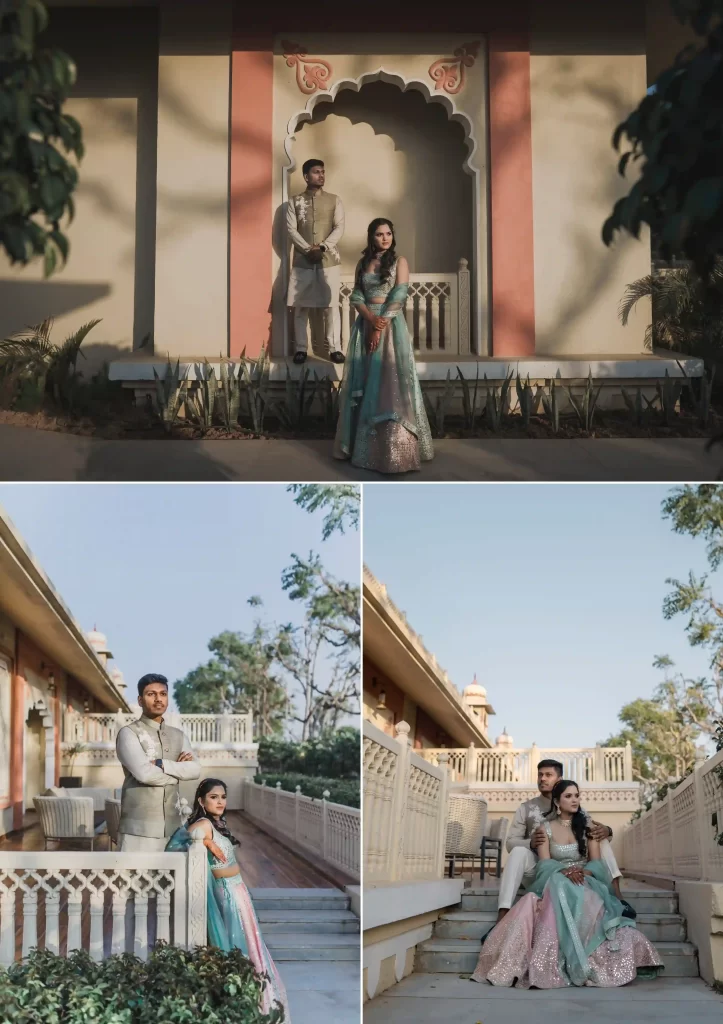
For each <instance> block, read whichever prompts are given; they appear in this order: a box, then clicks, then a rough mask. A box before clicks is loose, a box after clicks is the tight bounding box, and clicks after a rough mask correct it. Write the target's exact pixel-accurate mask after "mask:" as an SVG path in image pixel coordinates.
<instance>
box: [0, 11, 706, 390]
mask: <svg viewBox="0 0 723 1024" xmlns="http://www.w3.org/2000/svg"><path fill="white" fill-rule="evenodd" d="M668 7H669V5H668V4H667V0H625V2H623V0H610V3H608V4H606V5H604V6H602V7H601V6H599V5H598V6H596V5H584V4H583V5H581V4H579V3H575V2H574V0H551V2H549V3H545V4H539V3H533V2H530V0H511V2H510V3H508V4H504V5H500V4H494V3H492V2H489V0H482V2H480V3H477V4H474V5H467V6H462V7H460V8H455V9H454V10H450V9H448V8H446V7H445V6H444V5H428V6H426V5H423V6H422V7H420V5H419V4H411V3H409V2H407V0H402V2H400V3H398V4H396V5H395V6H394V7H392V8H390V9H389V10H386V11H385V12H384V19H383V20H384V27H383V30H381V31H378V32H376V33H375V32H371V33H370V32H366V31H363V29H364V28H365V27H366V26H364V25H363V24H360V12H359V10H358V9H357V8H356V7H354V6H351V7H349V6H346V7H345V6H343V5H339V4H337V3H331V2H326V0H324V2H322V3H320V4H317V5H315V7H314V8H313V10H310V9H308V8H307V7H304V6H303V5H299V4H298V3H291V2H290V0H277V2H276V3H274V4H272V5H267V6H266V7H263V6H261V7H259V6H257V7H255V8H253V9H251V8H249V7H248V5H247V4H242V3H241V2H240V0H203V3H201V2H200V0H125V2H124V0H108V2H107V3H106V2H98V0H94V2H88V0H75V2H74V3H68V2H66V3H62V2H59V3H52V4H51V27H50V29H49V30H48V33H47V34H46V37H45V39H44V41H47V42H48V43H56V44H57V45H59V46H61V47H62V48H63V49H64V50H66V51H67V52H68V53H70V54H71V55H72V56H73V57H74V59H75V60H76V62H77V66H78V82H77V86H76V88H75V91H74V94H73V98H72V100H71V102H70V104H69V110H70V112H71V113H73V114H74V115H75V116H77V117H78V119H79V120H80V122H81V124H82V125H83V128H84V133H85V140H86V151H87V152H86V156H85V158H84V160H83V163H82V167H81V185H80V188H79V191H78V196H77V215H76V219H75V222H74V223H73V225H72V226H71V228H70V231H69V235H70V239H71V246H72V248H71V259H70V263H69V265H68V267H67V269H65V270H64V271H63V272H62V273H60V274H58V275H57V277H55V278H53V279H52V280H50V281H48V282H45V281H43V280H42V279H41V271H40V269H39V268H33V269H27V270H23V271H14V270H11V269H10V268H8V267H6V266H5V265H3V266H0V331H1V332H2V335H6V334H8V333H10V332H11V331H14V330H18V329H20V328H23V327H24V326H25V325H26V324H27V323H37V322H39V321H40V320H41V319H42V318H43V317H45V316H48V315H54V316H55V317H56V320H57V324H56V330H58V331H59V332H62V331H63V330H64V329H65V328H66V327H67V328H68V329H76V328H77V326H78V325H79V324H80V323H81V322H84V321H86V320H88V319H89V318H90V317H100V318H102V324H101V325H100V327H98V328H96V330H95V331H94V332H93V335H92V336H91V337H90V338H89V340H88V342H87V343H86V346H85V348H86V351H87V355H88V362H87V363H86V364H85V366H86V367H88V368H92V367H93V366H98V365H100V364H101V363H102V362H109V363H110V364H111V370H110V372H111V376H112V377H113V378H114V379H118V380H122V381H124V382H125V383H126V384H127V385H128V386H138V387H139V386H140V385H141V384H142V382H143V381H146V382H147V381H149V380H151V381H152V379H153V368H154V366H155V367H156V369H158V370H160V371H161V372H162V367H163V365H164V364H165V359H166V355H167V354H170V355H171V356H172V357H179V358H180V359H181V360H182V362H185V363H186V364H187V365H188V367H189V372H190V376H191V377H193V373H194V369H193V367H194V363H195V362H197V361H199V360H203V359H204V358H208V359H209V360H211V361H213V360H218V359H219V357H229V356H230V357H232V358H238V357H239V356H240V355H241V353H242V352H244V351H245V352H246V353H247V354H248V355H253V354H255V353H258V352H259V351H260V350H261V348H262V346H266V347H267V348H268V349H269V350H270V352H271V353H272V355H273V357H274V360H275V363H274V370H273V371H272V372H274V373H277V374H278V375H280V376H282V375H283V374H285V372H286V369H285V365H284V361H285V357H286V355H287V354H288V353H289V351H290V345H291V337H290V329H291V328H290V318H289V316H288V310H287V308H286V298H285V296H286V285H287V281H288V268H289V245H288V240H287V238H286V237H285V234H284V232H285V228H284V224H285V216H284V213H285V206H286V204H287V202H288V200H289V197H290V196H292V195H294V194H296V193H297V192H299V191H301V190H303V187H304V184H303V180H302V176H301V166H302V164H303V161H304V160H305V159H306V158H307V157H309V156H310V155H313V156H317V157H321V158H322V159H324V160H325V162H326V168H327V185H328V189H329V190H330V191H331V192H334V193H336V194H338V195H339V196H341V197H342V199H343V201H344V203H345V207H346V232H345V235H344V238H343V240H342V242H341V246H340V254H341V259H342V273H343V286H342V293H341V300H340V301H341V313H342V324H343V326H342V333H343V335H344V333H345V332H348V326H349V316H350V311H349V302H348V299H349V293H350V283H351V279H352V275H353V271H354V267H355V264H356V261H357V259H358V256H359V252H360V250H361V248H362V247H363V244H364V240H365V231H366V225H367V223H368V222H369V221H370V220H371V219H372V218H373V217H375V216H388V217H390V218H391V219H392V220H393V221H394V223H395V225H396V231H397V237H398V245H399V250H400V252H403V253H404V254H405V255H406V256H407V258H408V259H409V262H410V268H411V272H412V289H411V291H412V298H411V300H410V302H409V303H408V307H407V318H408V322H409V325H410V328H411V330H412V333H413V335H414V338H415V345H416V348H417V360H418V365H419V372H420V376H421V378H422V380H427V381H434V380H444V378H445V377H446V375H447V372H448V370H450V369H451V370H452V372H453V374H456V367H457V365H460V366H461V367H462V368H463V369H464V370H465V375H466V376H468V375H470V374H471V375H472V376H474V375H475V373H476V372H477V371H476V366H477V364H479V363H482V364H483V367H484V372H485V373H487V375H488V377H489V378H490V379H491V380H492V379H498V378H500V377H503V376H504V374H505V372H506V369H507V367H508V366H510V365H512V366H513V367H514V366H518V367H519V369H520V371H521V373H522V374H523V375H524V373H526V372H527V371H529V372H530V374H531V377H532V378H533V379H538V380H543V379H547V380H549V379H550V378H551V377H554V376H559V377H561V378H562V379H572V378H579V377H585V376H587V373H588V369H589V368H591V369H592V372H593V375H594V376H597V377H598V378H600V379H604V380H606V381H607V382H608V383H609V382H610V381H614V382H621V381H625V380H633V381H635V380H637V381H639V382H640V381H641V380H642V381H643V382H644V381H645V380H648V381H649V380H651V379H653V378H656V377H659V376H663V375H664V373H665V369H666V368H667V369H668V370H669V371H670V373H671V374H672V375H676V374H679V373H680V371H679V370H678V367H677V365H676V363H675V360H672V359H665V360H664V359H659V358H657V357H656V356H654V355H653V354H652V353H650V352H648V351H647V350H646V347H645V331H646V327H647V325H648V322H649V319H650V310H649V307H646V306H645V305H644V304H642V303H641V304H639V305H638V309H637V312H636V314H635V315H634V317H633V319H632V322H631V324H630V325H629V326H627V327H625V328H624V327H622V326H621V324H620V321H619V319H618V315H617V308H618V303H619V300H620V298H621V296H622V294H623V292H624V290H625V287H626V285H627V284H628V283H630V282H631V281H633V280H635V279H636V278H639V277H642V276H644V275H646V274H648V273H649V271H650V246H649V241H648V240H647V238H645V237H643V239H642V241H640V242H635V241H632V240H621V241H620V243H619V244H617V245H616V246H615V247H614V248H613V249H612V250H608V249H606V248H605V246H604V245H603V244H602V243H601V241H600V232H601V226H602V223H603V221H604V220H605V218H606V216H607V215H608V213H609V212H610V210H611V208H612V206H613V203H614V202H615V200H616V199H617V198H618V197H619V196H620V195H621V194H623V193H624V191H625V190H626V188H628V187H629V183H627V182H625V181H623V180H622V179H620V178H619V176H618V175H617V158H616V155H615V153H614V151H613V150H612V147H611V144H610V139H611V136H612V133H613V130H614V128H615V126H616V125H617V124H618V123H619V122H620V121H621V120H622V119H624V117H625V116H626V115H627V113H628V112H629V111H630V110H632V109H633V108H634V107H635V105H636V104H637V103H638V102H639V100H640V98H641V97H642V96H643V95H644V93H645V91H646V88H647V86H648V84H649V82H650V81H651V80H652V79H653V78H654V77H655V75H656V74H657V73H658V72H659V71H660V70H661V69H662V67H664V66H665V64H666V63H667V62H669V61H670V59H672V56H673V55H674V54H675V52H676V51H677V49H679V48H680V46H681V45H682V44H683V43H684V42H685V41H686V40H685V39H684V38H683V37H682V36H681V34H680V32H679V31H678V30H677V27H676V23H675V22H674V20H673V19H672V17H671V16H670V15H669V14H668ZM101 240H102V243H101ZM323 365H324V367H325V371H326V372H328V373H329V374H331V375H332V376H333V375H338V373H339V372H340V371H339V369H338V368H335V367H334V366H333V364H330V363H325V364H323ZM687 370H688V372H689V373H692V374H695V373H697V372H699V370H700V367H699V365H698V363H697V361H695V360H689V361H688V364H687ZM480 376H481V373H480Z"/></svg>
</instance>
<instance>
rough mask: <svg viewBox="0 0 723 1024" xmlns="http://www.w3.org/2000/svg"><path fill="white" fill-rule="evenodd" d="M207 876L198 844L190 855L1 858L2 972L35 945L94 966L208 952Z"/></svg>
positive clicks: (25, 855) (7, 855)
mask: <svg viewBox="0 0 723 1024" xmlns="http://www.w3.org/2000/svg"><path fill="white" fill-rule="evenodd" d="M207 871H208V859H207V854H206V848H205V847H204V846H203V843H202V842H201V841H200V840H198V841H195V842H193V843H192V844H191V847H190V849H189V851H188V853H143V854H141V853H87V852H77V851H74V852H72V853H64V852H55V851H50V852H42V853H31V852H28V851H26V850H19V851H15V852H12V853H0V966H2V967H8V966H9V965H10V964H11V963H12V962H13V961H14V960H15V959H19V958H20V957H21V956H27V954H28V953H29V952H30V950H31V949H32V948H33V947H34V946H38V945H41V946H44V948H45V949H46V950H49V951H50V952H53V953H63V954H65V955H67V954H68V953H70V952H72V951H73V950H76V949H85V950H87V952H88V953H89V954H90V956H91V957H92V958H93V959H94V960H102V959H104V958H105V957H108V956H111V955H113V954H116V953H124V952H128V953H134V954H135V955H136V956H138V957H140V958H141V959H144V960H145V959H146V958H147V956H148V952H149V950H150V949H151V948H152V946H153V944H154V943H155V942H156V941H158V940H163V941H164V942H167V943H170V944H171V945H174V946H181V947H184V948H189V949H191V948H193V947H194V946H205V945H206V942H207V939H206V883H207V879H206V874H207ZM39 919H40V920H41V921H44V928H43V935H42V936H41V935H40V934H39V929H38V920H39ZM41 938H42V942H41Z"/></svg>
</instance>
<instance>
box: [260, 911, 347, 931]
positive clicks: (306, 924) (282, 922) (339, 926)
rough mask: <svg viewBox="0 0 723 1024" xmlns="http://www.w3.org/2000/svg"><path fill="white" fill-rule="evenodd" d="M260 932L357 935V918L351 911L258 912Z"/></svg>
mask: <svg viewBox="0 0 723 1024" xmlns="http://www.w3.org/2000/svg"><path fill="white" fill-rule="evenodd" d="M257 915H258V919H259V924H260V925H261V930H262V932H263V933H264V935H266V934H270V933H272V932H289V931H293V932H316V933H324V934H337V935H341V934H349V935H358V934H359V918H358V917H357V916H356V914H352V912H351V910H287V909H286V908H285V907H284V908H282V909H281V910H259V911H257Z"/></svg>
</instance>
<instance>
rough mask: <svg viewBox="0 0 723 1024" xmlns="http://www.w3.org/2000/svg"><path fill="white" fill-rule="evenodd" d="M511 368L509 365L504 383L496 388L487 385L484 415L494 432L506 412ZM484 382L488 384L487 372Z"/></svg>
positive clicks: (499, 425) (498, 428)
mask: <svg viewBox="0 0 723 1024" xmlns="http://www.w3.org/2000/svg"><path fill="white" fill-rule="evenodd" d="M512 376H513V374H512V370H510V368H509V366H508V367H507V372H506V374H505V379H504V383H503V384H502V385H501V386H500V387H499V388H498V387H496V386H494V385H493V386H492V387H491V388H490V387H487V397H486V401H485V416H486V417H487V422H488V423H489V425H490V428H491V429H492V430H493V431H494V433H495V434H497V433H499V430H500V427H501V426H502V418H503V417H504V415H505V413H506V412H507V409H508V406H509V395H510V385H511V383H512ZM484 379H485V384H489V382H488V380H487V374H485V375H484Z"/></svg>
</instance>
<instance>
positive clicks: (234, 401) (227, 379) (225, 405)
mask: <svg viewBox="0 0 723 1024" xmlns="http://www.w3.org/2000/svg"><path fill="white" fill-rule="evenodd" d="M220 373H221V381H220V383H219V388H218V404H219V407H220V410H221V418H222V419H223V423H224V426H225V427H226V430H227V431H228V432H229V434H230V433H231V431H232V430H235V429H236V427H237V426H238V417H239V412H240V411H241V394H242V389H241V373H240V368H239V371H238V372H237V369H236V364H235V363H233V362H228V361H227V360H224V359H222V360H221V370H220Z"/></svg>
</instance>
